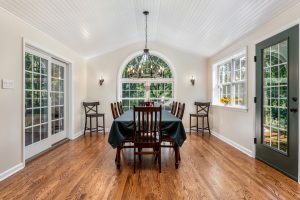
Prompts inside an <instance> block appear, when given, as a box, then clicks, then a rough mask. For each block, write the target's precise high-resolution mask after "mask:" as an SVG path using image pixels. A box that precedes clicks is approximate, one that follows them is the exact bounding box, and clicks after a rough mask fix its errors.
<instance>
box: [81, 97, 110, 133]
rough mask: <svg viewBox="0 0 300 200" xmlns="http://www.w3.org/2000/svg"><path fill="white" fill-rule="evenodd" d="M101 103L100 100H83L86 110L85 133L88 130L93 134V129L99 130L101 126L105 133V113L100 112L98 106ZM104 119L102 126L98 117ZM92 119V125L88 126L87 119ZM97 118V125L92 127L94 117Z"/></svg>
mask: <svg viewBox="0 0 300 200" xmlns="http://www.w3.org/2000/svg"><path fill="white" fill-rule="evenodd" d="M99 105H100V103H99V101H96V102H83V107H84V112H85V124H84V133H83V134H84V135H85V132H86V131H87V130H89V131H90V135H91V136H92V131H93V130H96V131H97V132H98V131H99V128H100V130H101V131H103V133H104V134H105V114H104V113H98V106H99ZM101 117H102V120H103V122H102V123H103V124H102V126H99V124H98V118H101ZM88 118H89V121H90V127H87V121H88ZM93 118H94V119H96V127H95V128H93V127H92V119H93Z"/></svg>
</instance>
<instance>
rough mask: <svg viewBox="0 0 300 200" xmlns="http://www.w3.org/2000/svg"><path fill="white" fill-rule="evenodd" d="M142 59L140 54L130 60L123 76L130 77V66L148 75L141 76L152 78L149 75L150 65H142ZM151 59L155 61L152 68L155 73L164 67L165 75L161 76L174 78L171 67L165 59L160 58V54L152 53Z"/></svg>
mask: <svg viewBox="0 0 300 200" xmlns="http://www.w3.org/2000/svg"><path fill="white" fill-rule="evenodd" d="M141 59H142V56H141V55H139V56H137V57H135V58H133V59H132V60H130V61H129V62H128V63H127V65H126V67H125V69H124V70H123V73H122V78H130V77H129V73H128V71H129V70H128V69H129V68H132V69H134V71H138V70H141V71H143V73H144V74H145V75H146V76H142V77H140V78H151V77H149V76H147V75H149V74H150V70H151V69H150V68H149V67H148V66H140V60H141ZM151 60H152V62H153V63H154V65H153V68H152V73H153V74H158V73H159V70H160V69H161V68H163V77H161V78H173V74H172V71H171V69H170V67H169V66H168V64H167V63H166V62H165V61H164V60H163V59H161V58H159V57H158V56H155V55H151Z"/></svg>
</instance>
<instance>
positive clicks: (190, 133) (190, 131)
mask: <svg viewBox="0 0 300 200" xmlns="http://www.w3.org/2000/svg"><path fill="white" fill-rule="evenodd" d="M190 134H192V116H191V115H190Z"/></svg>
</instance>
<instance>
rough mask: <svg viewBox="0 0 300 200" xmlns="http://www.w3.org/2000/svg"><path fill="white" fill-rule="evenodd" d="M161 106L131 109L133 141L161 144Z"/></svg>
mask: <svg viewBox="0 0 300 200" xmlns="http://www.w3.org/2000/svg"><path fill="white" fill-rule="evenodd" d="M161 118H162V113H161V106H159V107H135V106H134V107H133V120H134V124H133V127H134V141H135V142H136V141H140V140H142V141H146V142H147V143H152V142H153V143H154V142H157V141H158V140H159V142H161Z"/></svg>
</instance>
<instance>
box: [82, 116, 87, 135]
mask: <svg viewBox="0 0 300 200" xmlns="http://www.w3.org/2000/svg"><path fill="white" fill-rule="evenodd" d="M86 125H87V117H85V123H84V132H83V135H85V131H86Z"/></svg>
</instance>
